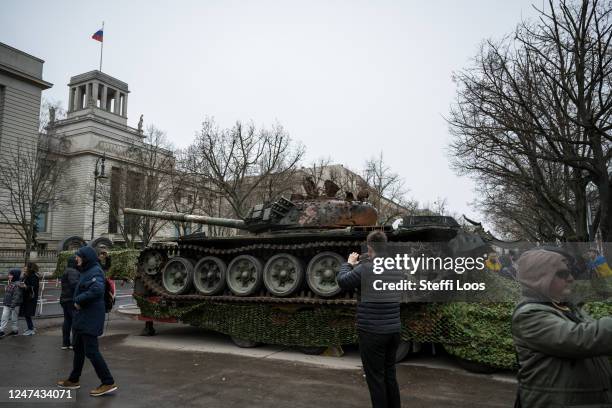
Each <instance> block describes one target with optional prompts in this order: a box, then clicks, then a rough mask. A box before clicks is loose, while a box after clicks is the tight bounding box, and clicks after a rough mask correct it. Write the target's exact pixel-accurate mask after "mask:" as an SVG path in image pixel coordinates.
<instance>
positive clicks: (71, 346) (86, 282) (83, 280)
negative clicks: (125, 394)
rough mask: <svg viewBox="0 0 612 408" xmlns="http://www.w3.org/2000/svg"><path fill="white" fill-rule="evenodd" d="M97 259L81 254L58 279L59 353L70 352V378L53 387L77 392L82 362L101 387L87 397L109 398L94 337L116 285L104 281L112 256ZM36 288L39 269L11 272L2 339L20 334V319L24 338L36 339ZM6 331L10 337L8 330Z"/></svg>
mask: <svg viewBox="0 0 612 408" xmlns="http://www.w3.org/2000/svg"><path fill="white" fill-rule="evenodd" d="M99 252H100V253H97V252H96V250H95V249H93V248H92V247H89V246H83V247H81V248H79V249H78V250H77V251H76V253H75V254H74V255H73V256H71V257H70V258H69V259H68V262H67V265H66V268H65V270H64V271H63V274H62V276H61V295H60V299H59V301H60V305H61V307H62V310H63V313H64V322H63V325H62V344H61V349H62V350H73V352H74V355H73V368H72V372H71V373H70V375H69V376H68V378H67V379H65V380H60V381H58V382H57V385H58V386H59V387H61V388H67V389H78V388H80V384H79V379H80V377H81V372H82V369H83V365H84V363H85V357H87V358H88V359H89V360H90V361H91V363H92V365H93V367H94V369H95V372H96V374H97V376H98V377H99V379H100V381H101V384H100V385H99V386H98V387H96V388H95V389H93V390H91V391H90V393H89V394H90V395H91V396H100V395H104V394H108V393H110V392H113V391H115V390H116V389H117V385H116V384H115V380H114V378H113V376H112V375H111V373H110V370H109V369H108V366H107V364H106V362H105V361H104V358H103V357H102V354H101V353H100V351H99V346H98V337H99V336H101V335H102V333H103V329H104V321H105V315H106V313H107V312H108V311H109V307H108V305H109V301H108V299H107V298H108V297H109V296H110V297H111V301H110V305H111V307H112V303H113V299H112V298H113V297H114V285H113V284H112V281H111V280H110V279H107V278H106V277H105V271H106V272H108V270H109V268H110V256H109V255H108V252H107V251H106V249H105V248H102V249H101V250H100V251H99ZM39 287H40V276H39V268H38V265H36V263H34V262H27V263H26V264H25V266H24V267H23V268H22V269H19V268H13V269H10V270H9V274H8V283H7V285H6V289H5V292H4V297H3V303H2V305H3V308H2V319H1V321H0V337H5V336H16V335H18V334H19V326H18V318H19V316H23V318H24V319H25V322H26V326H27V329H26V330H25V331H24V332H23V335H25V336H32V335H34V334H35V333H36V329H35V327H34V322H33V320H32V317H33V316H34V315H35V314H36V306H37V303H38V296H39ZM9 326H10V331H8V330H9Z"/></svg>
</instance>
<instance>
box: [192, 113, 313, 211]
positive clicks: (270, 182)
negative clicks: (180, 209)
mask: <svg viewBox="0 0 612 408" xmlns="http://www.w3.org/2000/svg"><path fill="white" fill-rule="evenodd" d="M190 148H191V149H193V150H194V152H197V157H198V160H199V162H198V166H197V168H198V172H197V174H198V176H200V177H201V179H202V181H203V182H204V183H203V186H204V187H205V188H206V189H208V190H209V191H210V192H211V193H213V194H215V195H218V196H223V197H224V198H225V200H226V201H227V203H228V204H229V206H230V208H231V209H232V211H233V215H234V216H236V217H240V218H243V217H245V216H246V214H247V211H248V209H249V207H250V206H251V205H252V204H254V203H255V201H256V200H257V199H261V198H265V199H268V200H271V199H274V198H276V197H277V196H279V195H281V194H282V193H283V192H285V191H289V190H288V182H289V181H290V180H291V179H292V178H293V173H294V172H295V170H296V169H297V166H298V164H299V162H300V160H301V158H302V156H303V154H304V148H303V147H302V146H301V145H295V144H293V143H292V141H291V138H290V137H289V135H288V134H287V132H286V131H285V130H284V129H283V128H282V127H281V126H279V125H276V126H274V127H272V128H271V129H260V130H257V129H256V128H255V126H254V125H253V124H248V125H244V124H242V123H241V122H237V123H236V125H235V126H234V127H233V128H231V129H219V127H218V126H217V125H216V124H215V122H214V120H213V119H207V120H206V121H204V123H203V124H202V130H201V132H200V134H199V135H198V136H197V138H196V140H195V142H194V144H193V145H192V146H191V147H190Z"/></svg>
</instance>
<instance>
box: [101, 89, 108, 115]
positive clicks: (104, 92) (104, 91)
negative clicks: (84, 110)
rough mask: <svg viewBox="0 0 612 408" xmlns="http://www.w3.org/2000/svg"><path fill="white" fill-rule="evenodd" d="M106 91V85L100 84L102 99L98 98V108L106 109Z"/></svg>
mask: <svg viewBox="0 0 612 408" xmlns="http://www.w3.org/2000/svg"><path fill="white" fill-rule="evenodd" d="M107 91H108V87H107V86H106V85H102V99H101V100H100V109H103V110H106V93H107Z"/></svg>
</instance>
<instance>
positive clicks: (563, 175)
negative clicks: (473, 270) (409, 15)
mask: <svg viewBox="0 0 612 408" xmlns="http://www.w3.org/2000/svg"><path fill="white" fill-rule="evenodd" d="M538 11H539V14H540V19H539V21H536V22H523V23H521V24H520V25H519V27H518V28H517V29H516V30H515V32H514V33H513V34H512V35H511V36H508V37H507V38H505V39H503V40H501V41H498V42H493V41H487V42H486V43H485V44H484V45H483V47H482V49H481V51H480V53H479V54H478V56H477V57H476V58H475V61H474V64H473V66H472V67H470V68H468V69H466V70H464V71H461V72H459V73H457V74H456V75H455V76H454V80H455V81H456V82H457V84H458V92H457V103H456V104H455V106H454V107H453V108H452V110H451V114H450V118H449V122H450V125H451V130H452V132H453V134H454V136H455V139H454V141H453V143H452V145H451V151H452V154H453V157H454V167H455V168H456V169H457V170H458V171H459V172H460V173H463V174H469V175H472V176H474V177H475V178H476V179H477V180H478V182H479V193H480V196H481V199H480V200H479V201H480V205H481V206H482V208H484V209H485V210H487V211H488V213H489V214H490V215H494V216H495V217H497V218H499V220H500V222H507V223H509V224H512V227H511V230H509V231H507V232H509V233H510V232H512V234H513V235H515V237H518V238H521V237H534V236H536V237H538V239H542V238H543V239H550V238H553V239H560V240H587V239H589V231H588V230H587V227H586V225H587V223H586V217H587V204H588V197H587V194H586V186H587V185H588V183H589V182H593V183H594V184H595V185H596V186H597V189H598V194H599V203H598V207H597V210H596V212H597V214H596V217H595V219H596V220H598V227H599V229H600V231H601V233H602V237H603V239H604V241H609V240H610V238H611V237H612V212H611V208H610V206H611V205H612V195H611V194H612V178H611V176H610V169H611V165H610V160H611V159H612V149H611V147H612V138H611V136H610V130H611V129H612V127H611V126H612V121H611V114H612V93H611V92H610V90H611V87H610V84H611V79H612V77H611V73H612V49H611V48H610V41H611V39H612V19H611V18H610V16H611V13H612V8H611V7H610V4H609V2H605V3H604V2H599V1H596V0H595V1H590V0H583V1H574V2H570V1H561V2H560V3H559V4H558V5H557V4H556V3H554V2H552V1H549V3H548V8H547V10H538ZM525 208H528V209H529V210H532V211H522V209H525ZM534 227H535V230H534ZM517 234H518V235H517Z"/></svg>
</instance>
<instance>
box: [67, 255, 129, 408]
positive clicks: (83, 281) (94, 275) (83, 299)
mask: <svg viewBox="0 0 612 408" xmlns="http://www.w3.org/2000/svg"><path fill="white" fill-rule="evenodd" d="M76 263H77V269H78V270H79V271H80V272H81V276H80V279H79V284H78V286H77V288H76V290H75V292H74V307H75V308H76V310H77V311H76V313H75V316H74V321H73V325H72V328H73V330H74V360H73V367H72V373H70V377H68V379H67V380H61V381H58V382H57V385H58V386H59V387H61V388H69V389H77V388H80V387H81V386H80V384H79V378H80V377H81V371H82V370H83V364H84V363H85V357H87V358H88V359H89V361H91V364H92V365H93V366H94V369H95V370H96V374H97V375H98V378H100V381H101V382H102V384H100V386H98V387H97V388H95V389H93V390H91V391H90V392H89V395H91V396H93V397H98V396H100V395H104V394H108V393H109V392H113V391H115V390H116V389H117V385H116V384H115V380H114V379H113V376H112V375H111V373H110V371H109V369H108V366H107V365H106V362H105V361H104V358H103V357H102V354H100V350H99V349H98V336H101V335H102V331H103V328H104V315H105V307H104V274H103V272H102V269H101V268H100V265H99V264H98V256H97V254H96V251H95V250H94V249H93V248H91V247H88V246H86V247H82V248H80V249H79V250H78V251H77V253H76Z"/></svg>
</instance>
